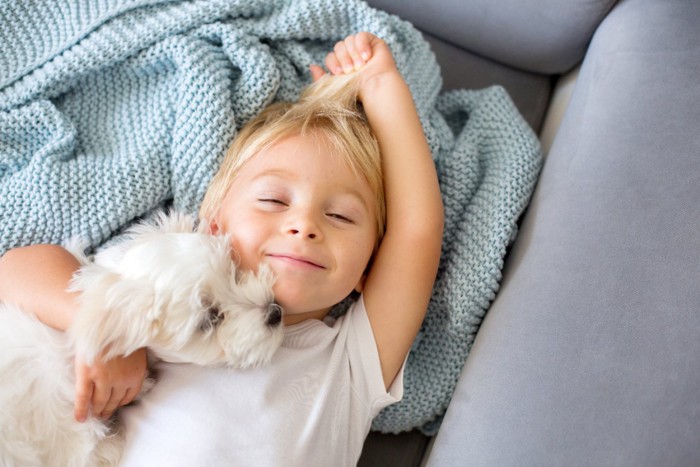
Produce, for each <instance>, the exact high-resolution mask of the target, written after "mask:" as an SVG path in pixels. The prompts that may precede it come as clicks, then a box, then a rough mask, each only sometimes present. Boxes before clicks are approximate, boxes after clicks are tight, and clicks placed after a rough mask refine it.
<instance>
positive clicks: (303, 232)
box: [284, 212, 322, 240]
mask: <svg viewBox="0 0 700 467" xmlns="http://www.w3.org/2000/svg"><path fill="white" fill-rule="evenodd" d="M284 229H285V233H286V234H287V235H293V236H295V237H301V238H304V239H309V240H320V239H321V238H322V233H321V229H320V228H319V226H318V224H317V223H316V221H315V219H314V218H313V215H312V214H311V213H307V212H297V213H294V214H292V216H291V217H290V219H289V221H288V222H287V223H286V224H285V226H284Z"/></svg>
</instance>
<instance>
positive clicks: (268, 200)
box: [258, 198, 287, 206]
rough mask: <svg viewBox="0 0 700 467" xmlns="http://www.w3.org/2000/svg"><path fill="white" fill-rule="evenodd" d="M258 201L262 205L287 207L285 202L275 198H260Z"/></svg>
mask: <svg viewBox="0 0 700 467" xmlns="http://www.w3.org/2000/svg"><path fill="white" fill-rule="evenodd" d="M258 201H259V202H261V203H269V204H277V205H279V206H286V205H287V203H285V202H284V201H282V200H279V199H275V198H259V199H258Z"/></svg>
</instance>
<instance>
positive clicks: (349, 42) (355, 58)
mask: <svg viewBox="0 0 700 467" xmlns="http://www.w3.org/2000/svg"><path fill="white" fill-rule="evenodd" d="M343 42H344V43H345V50H347V52H348V55H350V59H351V60H352V67H353V70H359V69H360V68H362V65H364V62H363V61H362V58H360V53H359V52H358V51H357V48H356V47H355V36H348V37H346V38H345V40H344V41H343Z"/></svg>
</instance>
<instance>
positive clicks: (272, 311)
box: [265, 303, 282, 327]
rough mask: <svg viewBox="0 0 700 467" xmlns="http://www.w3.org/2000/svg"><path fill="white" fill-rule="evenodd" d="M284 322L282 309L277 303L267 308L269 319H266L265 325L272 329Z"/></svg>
mask: <svg viewBox="0 0 700 467" xmlns="http://www.w3.org/2000/svg"><path fill="white" fill-rule="evenodd" d="M280 322H282V307H281V306H279V305H278V304H276V303H271V304H270V306H268V307H267V318H266V319H265V324H267V325H268V326H270V327H273V326H277V325H278V324H280Z"/></svg>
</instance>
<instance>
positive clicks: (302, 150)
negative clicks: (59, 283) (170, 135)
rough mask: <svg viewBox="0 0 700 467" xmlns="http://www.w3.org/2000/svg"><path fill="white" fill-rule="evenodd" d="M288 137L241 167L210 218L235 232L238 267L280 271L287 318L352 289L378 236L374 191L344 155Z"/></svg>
mask: <svg viewBox="0 0 700 467" xmlns="http://www.w3.org/2000/svg"><path fill="white" fill-rule="evenodd" d="M327 151H328V149H326V145H323V144H318V141H317V139H314V138H312V137H309V136H304V137H302V136H298V135H297V136H291V137H287V138H285V139H283V140H281V141H280V142H279V143H277V144H276V145H274V146H272V147H271V148H269V149H267V150H264V151H261V152H260V153H258V154H257V155H256V156H254V157H253V158H252V159H251V160H250V161H248V163H247V164H246V165H245V166H244V168H243V169H242V170H241V171H240V172H239V174H238V175H237V176H236V179H235V180H234V182H233V184H232V186H231V188H230V189H229V191H228V193H227V194H226V196H225V197H224V201H223V203H222V205H221V208H220V210H219V212H218V214H217V216H216V218H215V219H214V221H213V222H212V225H211V227H212V232H214V233H216V232H219V231H221V232H225V233H228V234H229V235H230V236H231V242H232V245H233V248H234V249H235V250H236V252H237V253H238V255H239V258H240V267H242V268H243V269H246V270H256V269H257V266H258V264H260V262H265V263H267V264H269V265H270V267H271V268H272V269H273V271H274V272H275V273H276V275H277V282H276V283H275V286H274V292H275V298H276V300H277V302H278V303H279V304H280V305H282V307H283V308H284V310H285V313H286V314H285V323H286V324H293V323H295V322H298V321H301V320H303V319H306V318H310V317H314V318H320V317H322V316H325V314H326V313H327V312H328V310H329V309H330V308H331V307H332V306H333V305H335V304H337V303H338V302H340V301H341V300H342V299H344V298H345V297H346V296H347V295H348V294H349V293H350V292H352V290H353V289H355V288H361V285H362V284H361V283H362V281H363V274H364V272H365V269H366V267H367V263H368V262H369V259H370V257H371V255H372V252H373V249H374V245H375V242H376V238H377V232H376V214H375V209H374V207H373V206H374V205H375V202H374V199H375V195H374V193H373V192H372V190H371V189H370V187H369V185H368V184H367V182H366V181H365V180H363V179H361V178H360V177H357V176H356V175H355V174H354V173H353V172H352V171H351V169H350V168H348V167H347V165H346V164H345V162H343V160H342V159H341V158H340V157H336V155H334V154H328V152H327Z"/></svg>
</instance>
